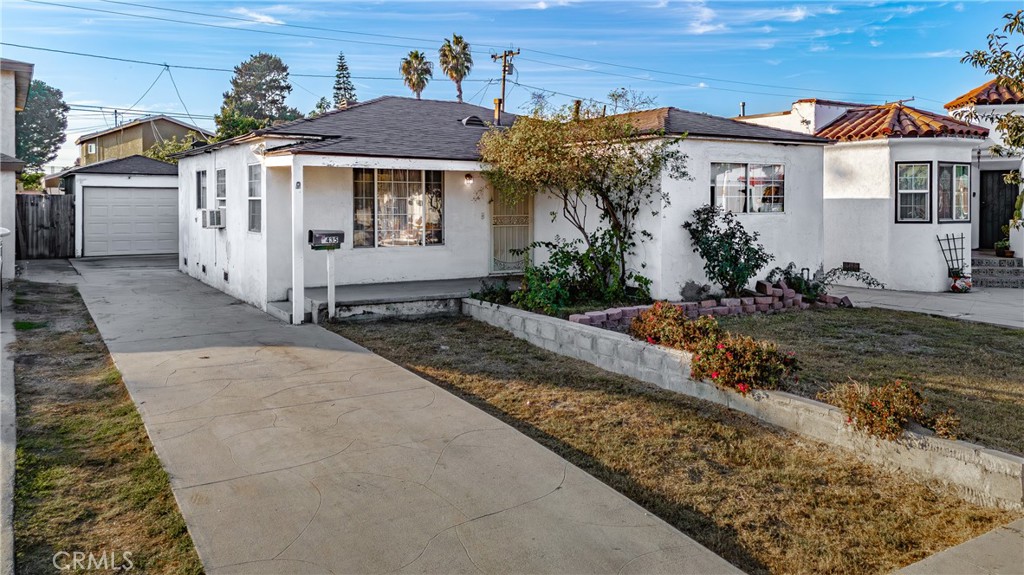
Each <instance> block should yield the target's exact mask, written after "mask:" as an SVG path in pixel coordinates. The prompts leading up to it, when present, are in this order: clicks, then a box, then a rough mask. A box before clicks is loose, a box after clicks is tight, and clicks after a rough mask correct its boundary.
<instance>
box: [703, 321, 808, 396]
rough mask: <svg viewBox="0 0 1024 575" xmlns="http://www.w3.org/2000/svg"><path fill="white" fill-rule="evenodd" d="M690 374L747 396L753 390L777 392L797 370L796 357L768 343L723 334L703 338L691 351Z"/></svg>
mask: <svg viewBox="0 0 1024 575" xmlns="http://www.w3.org/2000/svg"><path fill="white" fill-rule="evenodd" d="M692 351H693V360H692V361H691V362H690V373H691V374H693V377H694V378H699V379H706V380H710V381H711V382H713V383H714V384H715V385H719V386H722V387H732V388H734V389H736V390H737V391H739V392H740V393H742V394H744V395H746V394H747V392H749V391H750V389H751V388H752V387H755V386H756V387H759V388H762V389H776V388H778V387H779V386H780V384H781V383H782V381H783V380H784V379H785V378H786V377H788V376H789V375H791V374H792V373H793V371H794V370H795V369H796V358H794V357H793V355H792V354H784V353H782V352H780V351H779V349H778V347H777V346H776V345H775V344H774V343H771V342H767V341H757V340H754V339H753V338H750V337H747V336H739V335H732V334H724V335H722V336H719V337H706V338H704V339H702V340H700V341H699V342H698V343H697V344H696V345H695V346H694V348H693V350H692Z"/></svg>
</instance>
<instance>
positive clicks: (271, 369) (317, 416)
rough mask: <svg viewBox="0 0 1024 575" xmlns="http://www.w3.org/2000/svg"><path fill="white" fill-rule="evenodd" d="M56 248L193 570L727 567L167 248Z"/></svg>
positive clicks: (613, 495) (553, 458)
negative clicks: (136, 419) (191, 552)
mask: <svg viewBox="0 0 1024 575" xmlns="http://www.w3.org/2000/svg"><path fill="white" fill-rule="evenodd" d="M74 265H75V267H76V268H77V269H78V271H79V272H80V273H81V276H82V277H81V278H79V279H78V281H77V283H78V285H79V289H80V291H81V293H82V296H83V298H84V299H85V302H86V304H87V306H88V307H89V311H90V313H91V314H92V316H93V318H94V319H95V321H96V323H97V325H98V326H99V328H100V332H101V334H102V336H103V338H104V340H105V341H106V342H107V345H108V347H109V348H110V352H111V354H112V356H113V357H114V360H115V362H116V364H117V367H118V368H119V369H120V370H121V373H122V374H123V376H124V380H125V382H126V384H127V386H128V389H129V391H130V392H131V394H132V398H133V399H134V400H135V402H136V405H138V407H139V410H140V412H141V414H142V417H143V420H144V422H145V424H146V428H147V430H148V432H149V434H150V437H151V439H152V441H153V444H154V447H155V448H156V451H157V453H158V455H159V457H160V460H161V462H162V463H163V465H164V467H165V468H166V469H167V471H168V473H169V474H170V477H171V486H172V489H173V491H174V494H175V497H176V499H177V501H178V504H179V506H180V507H181V511H182V514H183V515H184V517H185V520H186V523H187V524H188V527H189V532H190V533H191V535H192V538H193V540H194V542H195V544H196V548H197V550H198V551H199V555H200V558H201V559H202V561H203V564H204V567H205V568H206V571H207V573H210V574H227V573H282V572H288V573H331V572H336V573H355V572H358V573H379V572H433V573H438V572H444V573H452V572H459V573H462V572H478V571H483V572H496V573H736V572H738V570H737V569H735V568H734V567H733V566H731V565H730V564H728V563H726V562H725V561H724V560H723V559H721V558H720V557H718V556H717V555H715V554H713V553H712V552H710V551H708V550H707V549H705V548H704V547H702V546H700V545H699V544H697V543H696V542H694V541H693V540H692V539H690V538H689V537H686V536H685V535H683V534H682V533H680V532H679V531H677V530H676V529H674V528H672V527H671V526H669V525H668V524H666V523H665V522H663V521H661V520H660V519H658V518H657V517H654V516H652V515H651V514H649V513H647V512H646V511H645V510H644V509H642V508H641V507H639V506H638V505H636V504H635V503H633V502H632V501H630V500H629V499H627V498H626V497H624V496H623V495H621V494H619V493H618V492H616V491H614V490H612V489H611V488H610V487H608V486H606V485H605V484H603V483H601V482H600V481H598V480H596V479H594V478H593V477H591V476H590V475H587V474H586V473H584V472H583V471H580V470H579V469H577V468H576V467H574V466H572V465H570V464H569V463H568V462H566V461H565V460H564V459H562V458H560V457H558V456H557V455H555V454H554V453H552V452H550V451H548V450H547V449H545V448H543V447H542V446H540V445H539V444H537V443H535V442H534V441H532V440H530V439H529V438H527V437H526V436H524V435H522V434H521V433H519V432H517V431H516V430H514V429H513V428H511V427H509V426H508V425H506V424H504V423H502V422H500V421H498V420H497V419H494V418H493V417H491V416H489V415H487V414H485V413H484V412H482V411H480V410H478V409H476V408H475V407H472V406H471V405H469V404H468V403H466V402H464V401H462V400H460V399H458V398H456V397H455V396H453V395H451V394H449V393H448V392H446V391H444V390H442V389H441V388H439V387H436V386H434V385H433V384H431V383H429V382H427V381H426V380H424V379H422V378H420V377H418V376H416V375H414V374H412V373H410V372H408V371H405V370H404V369H402V368H399V367H398V366H396V365H394V364H392V363H390V362H388V361H387V360H385V359H383V358H381V357H379V356H376V355H374V354H372V353H370V352H369V351H367V350H365V349H363V348H361V347H359V346H357V345H355V344H353V343H351V342H349V341H347V340H345V339H343V338H341V337H339V336H337V335H335V334H333V333H330V332H328V331H326V330H323V329H321V328H319V327H317V326H312V325H305V326H289V325H286V324H283V323H281V322H279V321H277V320H274V319H273V318H271V317H270V316H268V315H266V314H264V313H262V312H260V311H258V310H256V309H253V308H251V307H249V306H247V305H245V304H241V303H239V302H238V301H237V300H234V299H232V298H230V297H228V296H226V295H224V294H223V293H221V292H219V291H217V290H215V289H213V288H210V287H208V286H205V285H203V284H201V283H199V282H196V281H194V280H192V279H189V278H187V277H186V276H184V275H182V274H180V273H178V272H177V270H176V269H175V268H174V266H173V263H172V264H170V265H168V266H163V267H160V266H152V265H151V266H150V267H144V265H143V264H142V263H139V265H126V264H124V263H121V264H104V263H103V262H90V261H88V260H79V261H76V262H75V264H74ZM27 279H32V278H27Z"/></svg>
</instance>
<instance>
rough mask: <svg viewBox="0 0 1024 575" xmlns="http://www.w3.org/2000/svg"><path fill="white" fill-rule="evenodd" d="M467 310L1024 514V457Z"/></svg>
mask: <svg viewBox="0 0 1024 575" xmlns="http://www.w3.org/2000/svg"><path fill="white" fill-rule="evenodd" d="M462 313H463V314H464V315H468V316H470V317H472V318H473V319H476V320H478V321H482V322H484V323H488V324H491V325H493V326H495V327H499V328H501V329H504V330H506V331H508V332H510V333H512V335H514V336H516V337H518V338H520V339H525V340H527V341H529V342H530V343H532V344H533V345H536V346H537V347H541V348H543V349H546V350H548V351H551V352H554V353H557V354H560V355H565V356H568V357H573V358H576V359H580V360H583V361H586V362H587V363H591V364H593V365H596V366H597V367H600V368H602V369H606V370H608V371H611V372H614V373H618V374H621V375H626V376H629V377H632V378H635V379H639V380H640V381H644V382H646V383H650V384H653V385H656V386H658V387H661V388H664V389H668V390H670V391H675V392H678V393H682V394H685V395H689V396H691V397H695V398H697V399H703V400H705V401H710V402H713V403H717V404H719V405H724V406H726V407H728V408H730V409H735V410H737V411H741V412H743V413H746V414H748V415H751V416H753V417H756V418H758V419H760V420H761V421H764V422H767V423H770V424H772V425H776V426H778V427H781V428H783V429H786V430H788V431H792V432H794V433H798V434H800V435H803V436H805V437H809V438H811V439H815V440H817V441H822V442H824V443H828V444H830V445H835V446H837V447H841V448H843V449H847V450H851V451H854V452H856V453H857V454H858V455H860V456H861V457H863V458H864V459H865V460H867V461H869V462H871V463H874V464H877V465H881V466H883V467H888V468H895V469H898V470H900V471H903V472H906V473H909V474H911V475H914V476H917V477H919V478H921V479H924V480H937V481H940V482H942V483H943V484H946V485H948V486H950V487H952V488H953V489H954V491H956V493H957V494H959V495H960V496H961V497H962V498H963V499H966V500H968V501H972V502H974V503H978V504H981V505H987V506H994V507H1001V508H1005V509H1016V510H1021V509H1024V458H1021V457H1017V456H1014V455H1010V454H1008V453H1003V452H1000V451H996V450H993V449H987V448H985V447H984V446H981V445H975V444H973V443H967V442H965V441H951V440H948V439H941V438H939V437H936V436H935V435H934V434H932V433H931V432H929V431H928V430H925V429H923V428H915V429H913V430H908V431H905V432H904V434H903V437H902V438H901V439H899V440H898V441H883V440H877V439H875V438H873V437H869V436H867V435H865V434H863V433H859V432H857V431H855V430H853V429H852V428H851V427H849V426H848V425H846V417H845V416H844V415H843V413H842V411H840V410H839V409H838V408H836V407H834V406H831V405H828V404H825V403H822V402H820V401H814V400H813V399H807V398H805V397H800V396H797V395H793V394H790V393H785V392H781V391H763V390H758V391H755V392H753V393H750V394H748V395H747V396H743V395H740V394H739V393H736V392H733V391H728V390H724V389H721V388H719V387H716V386H714V385H711V384H708V383H704V382H703V381H695V380H693V379H690V354H689V353H686V352H683V351H679V350H674V349H669V348H666V347H661V346H657V345H650V344H647V343H644V342H640V341H637V340H635V339H633V338H631V337H630V336H628V335H626V334H624V333H618V332H614V331H609V330H606V329H601V328H597V327H592V326H589V325H582V324H579V323H572V322H569V321H566V320H562V319H558V318H553V317H549V316H545V315H540V314H535V313H530V312H526V311H523V310H519V309H516V308H512V307H508V306H500V305H496V304H491V303H486V302H482V301H479V300H475V299H470V298H466V299H463V300H462Z"/></svg>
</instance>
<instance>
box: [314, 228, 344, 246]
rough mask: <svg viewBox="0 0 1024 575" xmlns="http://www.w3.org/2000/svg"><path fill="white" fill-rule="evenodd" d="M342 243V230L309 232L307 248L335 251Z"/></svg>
mask: <svg viewBox="0 0 1024 575" xmlns="http://www.w3.org/2000/svg"><path fill="white" fill-rule="evenodd" d="M344 241H345V232H344V231H342V230H309V247H311V248H313V249H314V250H336V249H338V248H339V247H341V244H342V242H344Z"/></svg>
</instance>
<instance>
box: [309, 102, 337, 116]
mask: <svg viewBox="0 0 1024 575" xmlns="http://www.w3.org/2000/svg"><path fill="white" fill-rule="evenodd" d="M330 111H331V101H330V100H328V99H327V98H320V99H319V100H317V101H316V106H314V107H313V110H312V111H310V113H309V114H307V115H306V117H308V118H315V117H317V116H323V115H324V114H326V113H327V112H330Z"/></svg>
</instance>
